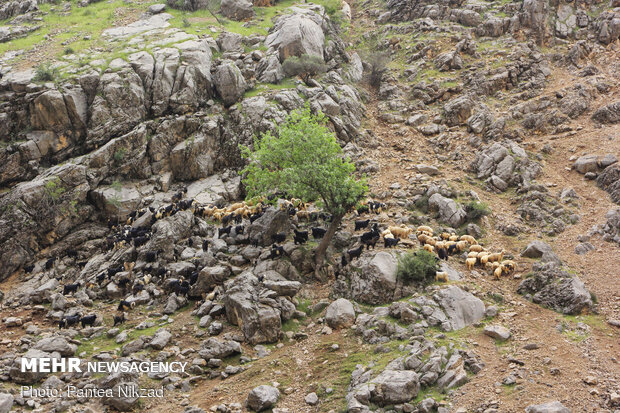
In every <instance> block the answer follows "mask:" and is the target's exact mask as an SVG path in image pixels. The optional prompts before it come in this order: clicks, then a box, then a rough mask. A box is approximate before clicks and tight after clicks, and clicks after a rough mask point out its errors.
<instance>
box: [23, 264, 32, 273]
mask: <svg viewBox="0 0 620 413" xmlns="http://www.w3.org/2000/svg"><path fill="white" fill-rule="evenodd" d="M32 270H34V265H26V266H25V267H24V272H25V273H26V274H30V273H31V272H32Z"/></svg>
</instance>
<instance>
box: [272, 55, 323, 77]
mask: <svg viewBox="0 0 620 413" xmlns="http://www.w3.org/2000/svg"><path fill="white" fill-rule="evenodd" d="M282 69H284V72H285V73H286V74H287V75H288V76H300V77H301V78H302V79H303V81H304V82H306V83H308V81H309V80H310V79H311V78H312V77H313V76H316V75H318V74H320V73H324V72H325V71H326V70H327V66H326V65H325V63H324V62H323V59H321V58H320V57H318V56H309V55H307V54H304V55H301V56H300V57H297V56H291V57H289V58H288V59H286V60H285V61H284V63H283V64H282Z"/></svg>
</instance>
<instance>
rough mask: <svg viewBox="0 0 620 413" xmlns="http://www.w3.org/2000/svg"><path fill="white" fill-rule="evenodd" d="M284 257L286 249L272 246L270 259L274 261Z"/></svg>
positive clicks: (275, 245)
mask: <svg viewBox="0 0 620 413" xmlns="http://www.w3.org/2000/svg"><path fill="white" fill-rule="evenodd" d="M282 255H284V247H281V246H279V245H277V244H273V245H272V246H271V254H270V255H269V259H271V260H272V259H274V258H277V257H281V256H282Z"/></svg>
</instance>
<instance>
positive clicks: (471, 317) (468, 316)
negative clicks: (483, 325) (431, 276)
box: [435, 285, 484, 330]
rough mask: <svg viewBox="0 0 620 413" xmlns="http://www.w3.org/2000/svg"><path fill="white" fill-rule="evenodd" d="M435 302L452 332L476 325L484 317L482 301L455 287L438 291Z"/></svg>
mask: <svg viewBox="0 0 620 413" xmlns="http://www.w3.org/2000/svg"><path fill="white" fill-rule="evenodd" d="M435 301H436V302H437V303H439V305H440V306H441V308H442V309H443V312H444V313H445V315H446V316H447V317H448V323H449V325H450V327H452V330H459V329H461V328H463V327H465V326H468V325H471V324H474V323H477V322H478V321H480V320H482V318H483V317H484V303H483V302H482V300H480V299H479V298H478V297H476V296H474V295H473V294H471V293H468V292H467V291H464V290H463V289H461V288H460V287H457V286H455V285H451V286H449V287H447V288H442V289H441V290H439V291H438V292H437V293H436V295H435Z"/></svg>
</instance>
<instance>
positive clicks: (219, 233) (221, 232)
mask: <svg viewBox="0 0 620 413" xmlns="http://www.w3.org/2000/svg"><path fill="white" fill-rule="evenodd" d="M231 229H232V227H231V226H230V225H229V226H227V227H222V228H218V230H217V237H218V238H222V235H224V234H228V235H230V230H231Z"/></svg>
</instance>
